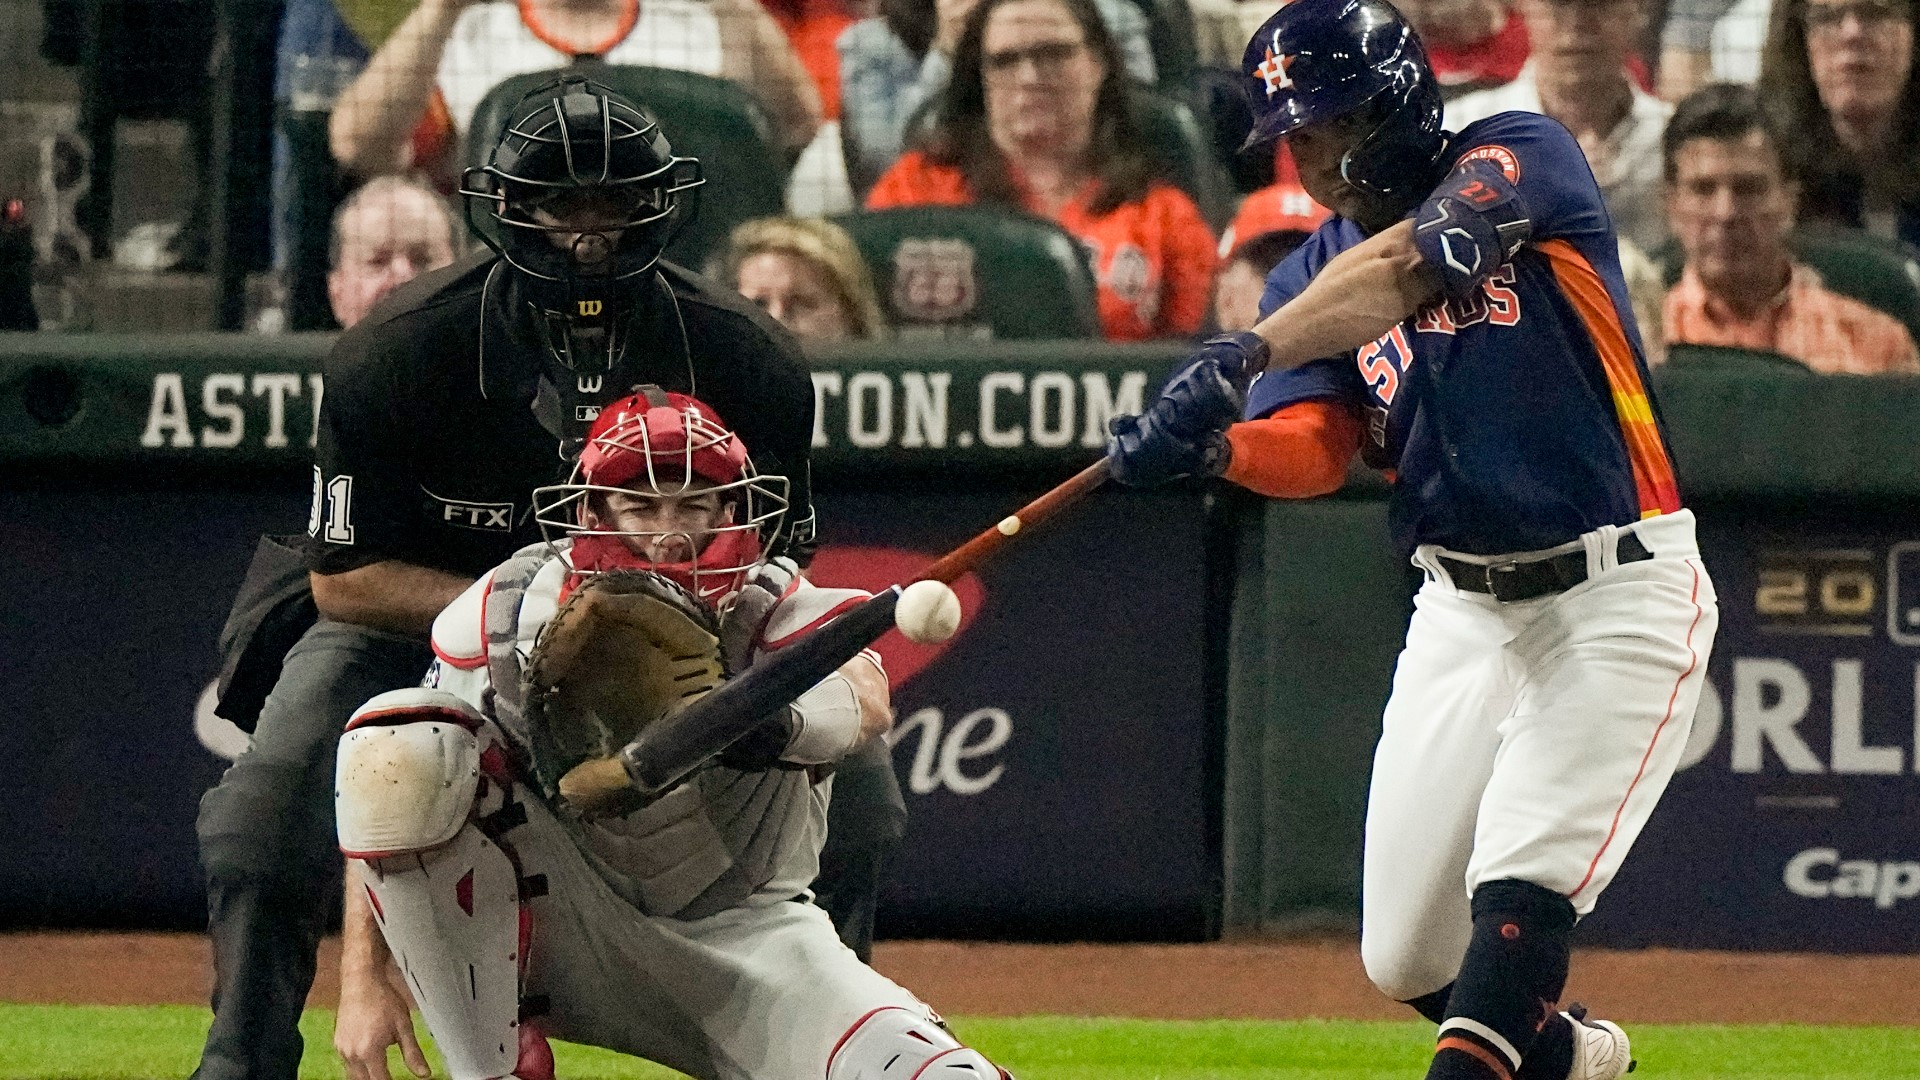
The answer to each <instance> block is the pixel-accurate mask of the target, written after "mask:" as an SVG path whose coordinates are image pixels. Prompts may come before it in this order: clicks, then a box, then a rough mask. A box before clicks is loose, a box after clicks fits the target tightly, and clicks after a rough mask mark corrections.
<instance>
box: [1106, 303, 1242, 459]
mask: <svg viewBox="0 0 1920 1080" xmlns="http://www.w3.org/2000/svg"><path fill="white" fill-rule="evenodd" d="M1266 364H1267V343H1266V342H1265V341H1262V340H1261V339H1260V336H1259V335H1258V334H1253V333H1246V332H1242V333H1237V334H1223V335H1221V336H1219V337H1216V338H1210V339H1208V341H1207V342H1206V343H1205V344H1203V345H1202V346H1201V347H1200V351H1199V352H1197V353H1194V354H1193V357H1192V358H1191V359H1189V360H1188V361H1187V364H1186V366H1185V367H1183V368H1181V369H1180V370H1179V371H1178V372H1176V373H1175V374H1174V376H1173V378H1171V379H1169V380H1167V385H1166V386H1165V387H1163V388H1162V389H1161V391H1160V396H1159V398H1157V399H1155V401H1154V403H1153V404H1152V405H1151V406H1149V407H1148V408H1147V411H1146V412H1144V413H1141V414H1140V415H1139V416H1121V417H1116V418H1114V420H1113V422H1112V424H1110V425H1109V427H1108V430H1109V431H1110V432H1111V437H1110V438H1109V439H1108V440H1107V461H1108V466H1109V468H1110V470H1111V471H1112V475H1113V478H1114V479H1115V480H1117V481H1119V482H1120V483H1122V484H1125V485H1126V486H1128V487H1153V486H1155V485H1158V484H1164V483H1166V482H1168V481H1170V480H1177V479H1179V478H1181V477H1183V476H1218V475H1220V474H1221V473H1223V472H1225V471H1226V470H1227V463H1228V462H1229V461H1230V460H1231V458H1232V454H1231V451H1230V450H1229V448H1228V446H1227V436H1226V431H1227V428H1229V427H1231V426H1232V425H1233V423H1234V422H1235V421H1237V420H1239V419H1240V416H1241V414H1242V413H1243V412H1245V411H1246V407H1247V387H1248V386H1250V385H1251V384H1252V382H1253V376H1254V375H1255V374H1256V373H1258V372H1259V371H1260V370H1261V369H1262V368H1264V367H1266Z"/></svg>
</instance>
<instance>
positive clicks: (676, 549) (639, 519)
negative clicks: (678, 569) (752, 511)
mask: <svg viewBox="0 0 1920 1080" xmlns="http://www.w3.org/2000/svg"><path fill="white" fill-rule="evenodd" d="M586 517H587V522H586V524H587V527H588V528H590V529H603V530H606V531H608V532H613V533H618V534H620V542H621V543H623V544H625V545H626V547H627V550H628V551H631V552H633V553H634V554H635V555H638V556H639V557H641V558H643V559H645V560H647V561H648V562H655V563H689V562H693V561H694V560H695V559H697V558H699V557H700V553H701V552H703V551H705V550H706V548H707V545H708V544H710V543H712V542H713V536H714V532H713V530H715V529H716V528H719V527H720V526H722V525H726V524H730V523H731V522H732V519H733V503H732V501H731V500H729V499H727V498H726V497H725V495H724V494H723V493H721V492H719V491H716V490H714V489H712V488H711V487H706V486H703V485H700V484H699V483H698V482H696V483H695V484H693V485H690V486H688V488H687V490H685V491H680V492H673V493H670V494H669V493H662V492H648V491H616V492H609V493H608V494H606V495H604V496H602V497H600V498H599V499H597V500H595V504H594V505H590V506H589V507H588V508H587V511H586Z"/></svg>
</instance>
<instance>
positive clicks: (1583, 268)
mask: <svg viewBox="0 0 1920 1080" xmlns="http://www.w3.org/2000/svg"><path fill="white" fill-rule="evenodd" d="M1535 247H1536V248H1537V249H1538V250H1539V251H1540V253H1541V254H1542V255H1545V256H1546V257H1547V262H1548V264H1549V265H1550V266H1552V267H1553V276H1554V278H1555V280H1557V281H1558V282H1559V283H1560V291H1561V292H1562V293H1564V294H1565V295H1566V297H1567V300H1568V301H1569V302H1571V303H1572V304H1573V309H1574V310H1575V311H1577V312H1579V313H1580V321H1581V322H1583V323H1585V324H1586V327H1587V337H1588V338H1590V339H1591V340H1592V341H1593V351H1594V352H1595V353H1597V354H1598V355H1599V357H1600V367H1601V369H1602V370H1603V371H1605V372H1606V375H1607V386H1608V387H1609V388H1610V389H1611V390H1612V391H1613V410H1614V413H1615V415H1616V416H1617V417H1618V418H1619V421H1620V434H1621V436H1622V437H1623V438H1624V439H1625V440H1626V443H1627V460H1628V461H1629V462H1630V463H1631V464H1632V466H1633V486H1634V488H1635V490H1636V491H1637V492H1638V493H1639V496H1640V516H1641V517H1643V518H1647V517H1653V516H1654V515H1655V514H1671V513H1673V512H1674V511H1676V510H1678V509H1680V486H1679V485H1678V484H1677V483H1675V481H1674V478H1673V462H1672V461H1670V460H1669V459H1668V458H1667V448H1666V444H1665V443H1663V442H1662V441H1661V439H1660V428H1659V426H1658V425H1656V424H1655V423H1654V421H1653V402H1652V401H1651V399H1649V398H1648V397H1647V387H1646V383H1645V382H1643V381H1642V380H1641V378H1640V367H1639V365H1638V364H1636V363H1634V359H1633V346H1632V345H1631V344H1629V343H1628V341H1627V328H1626V327H1625V326H1624V325H1623V324H1622V323H1621V322H1620V315H1619V312H1617V311H1616V310H1615V309H1614V306H1613V298H1612V297H1611V296H1610V295H1608V293H1607V286H1606V283H1605V282H1604V281H1602V280H1601V279H1600V273H1599V271H1597V270H1595V269H1594V268H1593V264H1592V263H1590V262H1588V261H1587V259H1586V256H1584V255H1582V254H1580V252H1579V251H1578V250H1576V249H1575V248H1574V246H1573V245H1572V244H1570V243H1568V242H1567V241H1565V240H1546V241H1543V242H1541V243H1539V244H1536V245H1535Z"/></svg>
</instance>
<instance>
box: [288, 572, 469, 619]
mask: <svg viewBox="0 0 1920 1080" xmlns="http://www.w3.org/2000/svg"><path fill="white" fill-rule="evenodd" d="M307 580H308V581H309V582H310V583H311V584H312V586H313V602H314V606H315V607H317V608H319V609H320V614H322V615H325V616H326V617H327V618H329V619H332V620H333V621H334V622H344V623H353V624H354V625H356V626H371V627H373V628H375V629H377V630H392V631H395V632H396V633H402V634H421V635H425V634H426V633H428V632H429V631H430V630H432V629H433V620H434V618H435V616H437V615H439V614H440V611H441V609H442V608H445V607H446V606H447V605H448V604H451V603H453V602H454V600H455V599H457V598H458V597H459V596H460V594H461V593H463V592H465V591H466V589H467V586H469V585H471V584H473V579H472V578H466V577H462V576H460V575H458V574H449V573H447V572H446V571H444V570H434V569H431V568H429V567H425V566H416V565H414V564H412V563H405V562H400V561H398V560H394V559H388V560H385V561H382V562H377V563H369V564H368V565H366V566H362V567H358V568H356V569H353V570H348V571H346V572H345V573H341V574H309V575H307Z"/></svg>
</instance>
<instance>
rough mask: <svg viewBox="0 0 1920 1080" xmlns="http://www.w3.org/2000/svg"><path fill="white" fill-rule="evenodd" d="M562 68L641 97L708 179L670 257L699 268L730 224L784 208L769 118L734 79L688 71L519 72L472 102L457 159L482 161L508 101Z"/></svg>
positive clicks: (780, 160)
mask: <svg viewBox="0 0 1920 1080" xmlns="http://www.w3.org/2000/svg"><path fill="white" fill-rule="evenodd" d="M561 71H569V72H574V71H577V72H579V73H580V74H583V75H587V76H589V77H591V78H594V79H597V80H599V81H600V82H603V83H605V84H607V86H609V87H611V88H612V89H614V90H615V91H617V92H619V93H621V94H624V95H626V96H627V97H629V98H631V99H633V100H634V101H636V102H638V103H639V104H640V105H642V106H644V107H645V108H646V109H647V111H649V112H651V113H652V114H653V115H654V118H655V119H657V120H659V121H660V126H661V127H662V128H663V129H665V131H666V134H667V140H668V141H669V142H670V143H672V144H673V152H674V153H676V154H680V155H684V156H687V157H696V158H699V159H700V165H701V168H702V171H703V172H704V174H705V176H706V178H707V183H705V184H703V185H702V186H701V187H700V188H699V189H698V190H696V191H695V192H694V196H695V197H694V206H695V208H696V211H697V212H696V213H695V214H694V216H693V219H692V220H691V221H689V222H688V223H687V225H686V226H685V227H684V228H683V229H682V230H681V232H680V235H679V236H678V237H676V238H675V239H674V241H673V243H672V244H671V245H670V246H669V247H668V248H667V255H668V257H669V258H671V259H672V260H673V261H675V262H677V263H680V264H681V265H683V266H689V267H692V268H694V269H699V268H701V267H702V266H704V265H705V263H706V261H707V259H708V258H710V257H712V256H714V255H717V254H718V253H719V252H720V250H721V249H722V248H724V247H725V246H726V241H727V234H728V233H729V232H731V231H732V230H733V227H734V226H735V225H738V224H740V223H741V222H743V221H748V220H750V219H752V218H757V217H766V216H768V215H773V214H780V213H784V212H785V208H786V186H787V167H786V159H785V157H784V156H783V155H782V153H781V151H780V149H779V143H778V141H777V140H775V138H774V137H773V122H772V120H771V119H769V118H768V116H767V114H766V111H765V110H764V109H762V108H761V107H760V105H759V104H758V103H757V102H755V101H754V100H753V97H752V95H751V94H749V93H748V92H747V91H746V90H745V89H743V88H742V87H740V86H739V85H737V84H735V83H732V82H729V81H728V80H726V79H717V78H714V77H712V76H709V75H700V74H696V73H694V72H691V71H675V70H672V69H669V68H650V67H631V66H625V65H619V64H602V63H598V62H589V63H582V64H577V65H574V66H572V67H568V68H563V69H555V70H552V71H537V72H532V73H530V74H526V75H516V76H514V77H513V78H511V79H508V80H506V81H505V82H503V83H501V84H500V85H498V86H496V87H494V88H493V89H492V90H489V91H488V92H487V96H486V97H484V98H482V99H481V100H480V104H479V105H478V106H476V107H475V108H474V112H473V122H472V123H471V124H469V125H468V127H467V145H466V147H465V148H464V150H463V151H462V153H461V161H462V163H464V164H466V165H468V166H475V165H484V164H486V160H487V154H488V152H489V151H490V150H491V149H492V148H493V144H494V142H495V141H496V139H497V138H498V137H499V133H500V131H501V129H502V128H504V127H505V126H506V119H507V116H508V114H509V113H511V112H512V111H513V106H514V105H515V104H516V103H517V102H518V101H519V100H520V99H521V98H522V97H524V96H526V94H527V93H528V92H529V91H532V90H534V89H536V88H537V87H539V86H540V85H541V84H543V83H546V82H548V81H550V80H552V79H553V78H554V77H555V76H556V75H558V74H560V73H561Z"/></svg>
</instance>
